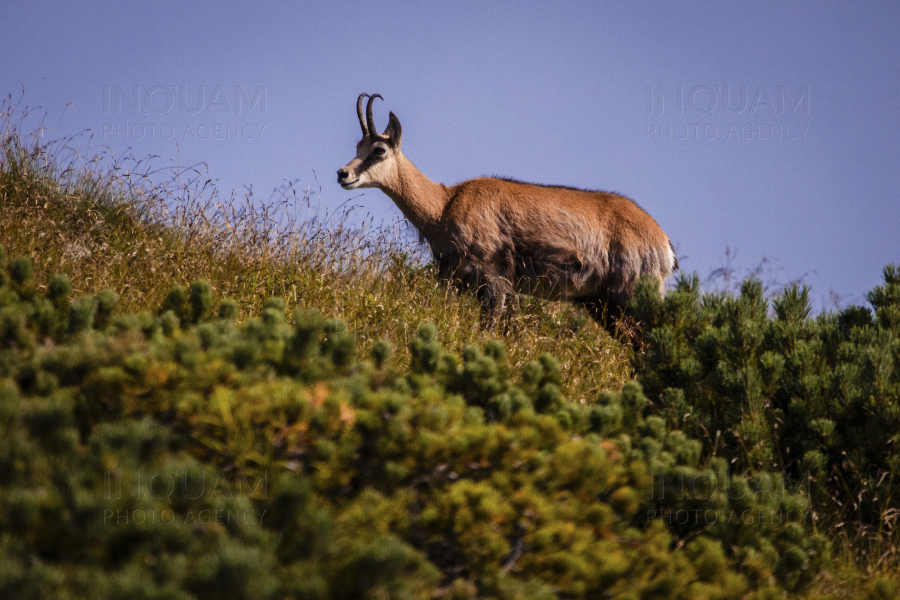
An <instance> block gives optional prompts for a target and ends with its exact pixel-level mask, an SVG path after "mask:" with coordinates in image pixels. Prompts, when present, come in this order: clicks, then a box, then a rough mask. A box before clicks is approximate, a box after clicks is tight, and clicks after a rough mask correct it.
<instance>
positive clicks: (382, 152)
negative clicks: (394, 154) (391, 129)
mask: <svg viewBox="0 0 900 600" xmlns="http://www.w3.org/2000/svg"><path fill="white" fill-rule="evenodd" d="M372 154H374V155H375V156H377V157H378V158H382V157H383V156H384V155H385V154H387V150H385V149H384V148H382V147H381V146H378V147H376V148H375V149H374V150H372Z"/></svg>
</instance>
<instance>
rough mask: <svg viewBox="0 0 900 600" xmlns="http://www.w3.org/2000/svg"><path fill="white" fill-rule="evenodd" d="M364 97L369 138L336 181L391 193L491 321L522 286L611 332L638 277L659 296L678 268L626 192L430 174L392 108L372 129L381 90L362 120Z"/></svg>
mask: <svg viewBox="0 0 900 600" xmlns="http://www.w3.org/2000/svg"><path fill="white" fill-rule="evenodd" d="M364 96H366V95H365V94H363V95H362V96H360V99H359V101H358V103H357V110H358V112H359V118H360V125H361V126H362V128H363V139H362V140H361V141H360V142H359V144H357V153H356V158H355V159H354V160H352V161H351V162H350V163H349V164H348V165H347V166H345V167H344V168H342V169H341V170H339V171H338V182H339V183H340V184H341V185H342V186H343V187H344V188H345V189H355V188H358V187H377V188H378V189H380V190H381V191H383V192H384V193H385V194H387V195H388V196H389V197H390V198H391V199H392V200H393V201H394V203H395V204H396V205H397V206H398V207H399V208H400V210H401V211H402V212H403V215H404V216H405V217H406V218H407V219H408V220H409V222H410V223H412V225H413V226H414V227H416V229H418V231H419V232H420V233H421V234H422V236H423V237H424V238H425V239H426V240H427V241H428V244H429V245H430V247H431V251H432V254H433V256H434V260H435V262H436V263H437V264H438V265H439V267H440V271H441V274H442V275H444V276H447V277H454V278H456V279H458V280H460V281H462V282H463V283H464V284H466V285H467V286H470V287H472V288H473V289H477V290H478V293H479V296H480V298H481V300H482V307H483V313H484V315H485V318H486V319H487V320H488V321H489V322H493V321H494V320H495V318H496V316H497V315H498V314H499V313H500V312H501V311H502V310H503V307H504V305H505V302H506V300H507V298H508V297H509V296H510V295H512V294H514V293H524V294H531V295H534V296H539V297H542V298H547V299H552V300H568V301H570V302H573V303H576V304H579V305H582V306H585V307H586V308H587V309H588V310H589V311H590V313H591V315H592V316H593V317H594V318H595V319H597V320H598V321H601V322H602V323H603V324H604V325H605V326H606V327H607V328H609V329H611V328H613V327H614V321H615V319H616V318H617V317H618V316H619V315H620V314H621V312H622V311H623V310H624V308H625V306H626V305H627V303H628V301H629V300H630V299H631V297H632V296H633V295H634V283H635V281H636V280H637V278H638V277H640V276H641V275H644V274H651V275H653V276H655V277H656V278H657V279H658V280H659V286H660V293H662V292H663V286H664V283H665V280H666V278H667V277H668V276H669V275H671V274H672V272H673V270H675V269H677V268H678V263H677V261H676V259H675V253H674V250H673V248H672V245H671V242H670V241H669V238H668V236H666V234H665V233H664V232H663V231H662V229H660V227H659V225H657V224H656V221H654V220H653V218H652V217H651V216H650V215H648V214H647V213H646V212H644V211H643V210H642V209H641V208H640V207H639V206H638V205H637V204H635V203H634V202H633V201H631V200H629V199H628V198H625V197H624V196H619V195H616V194H610V193H606V192H596V191H589V190H580V189H575V188H568V187H562V186H546V185H535V184H530V183H522V182H520V181H514V180H510V179H500V178H494V177H480V178H476V179H470V180H468V181H464V182H462V183H459V184H457V185H454V186H451V187H448V186H445V185H442V184H439V183H435V182H433V181H431V180H430V179H429V178H428V177H426V176H425V175H423V174H422V173H421V171H419V170H418V169H417V168H416V167H415V166H414V165H413V164H412V163H411V162H410V161H409V159H407V158H406V157H405V156H404V155H403V153H402V152H401V151H400V138H401V129H400V122H399V120H397V117H395V116H394V113H391V114H390V123H389V125H388V128H387V129H386V130H385V132H384V133H383V134H378V133H377V132H376V131H375V128H374V125H373V123H372V119H371V107H372V100H374V97H376V96H377V95H376V96H373V97H370V99H369V105H368V110H367V112H368V123H367V122H366V121H364V120H363V116H362V108H361V106H362V104H361V102H362V98H363V97H364ZM377 97H380V96H377ZM379 153H380V154H381V155H380V156H379Z"/></svg>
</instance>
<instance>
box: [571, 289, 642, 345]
mask: <svg viewBox="0 0 900 600" xmlns="http://www.w3.org/2000/svg"><path fill="white" fill-rule="evenodd" d="M574 304H576V305H578V306H582V307H584V308H585V309H587V311H588V313H589V314H590V315H591V317H592V318H593V319H594V321H596V322H597V324H599V325H600V326H601V327H603V328H604V329H605V330H606V331H608V332H609V335H611V336H612V337H614V338H618V337H620V336H621V335H622V334H625V335H626V336H627V337H628V338H630V340H631V343H632V344H639V343H640V333H639V331H638V329H637V326H636V324H635V323H634V321H633V319H630V318H629V317H628V315H627V314H626V312H625V308H626V306H627V303H626V302H622V301H618V300H616V299H613V298H601V297H596V298H580V299H578V300H575V301H574Z"/></svg>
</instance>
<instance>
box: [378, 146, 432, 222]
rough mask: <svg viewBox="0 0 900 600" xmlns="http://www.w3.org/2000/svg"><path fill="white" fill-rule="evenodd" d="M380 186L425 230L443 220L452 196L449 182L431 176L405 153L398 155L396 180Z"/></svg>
mask: <svg viewBox="0 0 900 600" xmlns="http://www.w3.org/2000/svg"><path fill="white" fill-rule="evenodd" d="M378 187H379V188H380V189H381V191H383V192H384V193H385V194H387V195H388V196H389V197H390V199H391V200H393V201H394V203H395V204H396V205H397V207H399V208H400V210H401V211H402V212H403V216H405V217H406V218H407V219H409V222H410V223H412V224H413V226H414V227H415V228H416V229H418V230H419V231H420V232H422V233H423V234H426V233H427V232H429V231H430V230H431V229H432V228H433V227H434V226H436V225H437V223H438V222H439V221H440V220H441V215H443V213H444V207H445V206H446V205H447V201H448V198H449V194H448V191H447V186H445V185H442V184H440V183H435V182H434V181H432V180H431V179H429V178H428V177H427V176H426V175H425V174H424V173H422V172H421V171H420V170H419V169H417V168H416V166H415V165H414V164H412V163H411V162H410V160H409V159H408V158H406V157H405V156H404V155H403V154H402V153H399V154H398V156H397V168H396V173H395V176H394V177H393V179H392V181H390V182H386V183H385V184H381V185H379V186H378Z"/></svg>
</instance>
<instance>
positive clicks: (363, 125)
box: [356, 94, 369, 137]
mask: <svg viewBox="0 0 900 600" xmlns="http://www.w3.org/2000/svg"><path fill="white" fill-rule="evenodd" d="M368 97H369V95H368V94H360V95H359V98H357V99H356V116H358V117H359V128H360V129H362V132H363V137H366V136H367V135H369V130H368V128H366V119H365V117H363V111H362V99H363V98H368Z"/></svg>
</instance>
